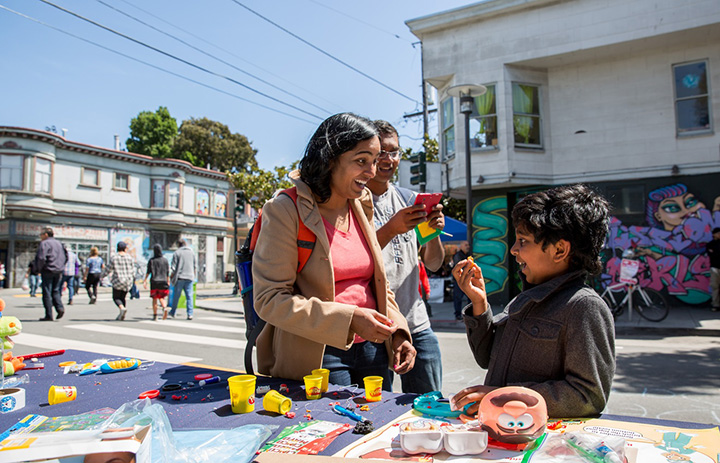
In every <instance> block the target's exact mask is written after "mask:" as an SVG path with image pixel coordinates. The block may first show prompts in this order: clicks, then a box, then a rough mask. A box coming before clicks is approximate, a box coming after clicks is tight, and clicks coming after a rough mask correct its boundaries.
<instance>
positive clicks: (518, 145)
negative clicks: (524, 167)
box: [511, 82, 544, 150]
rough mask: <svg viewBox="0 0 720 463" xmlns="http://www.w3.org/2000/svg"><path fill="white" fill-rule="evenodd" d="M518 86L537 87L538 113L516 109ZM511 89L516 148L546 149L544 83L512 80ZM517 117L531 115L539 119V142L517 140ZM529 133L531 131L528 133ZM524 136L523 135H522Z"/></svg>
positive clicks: (514, 144) (514, 143) (530, 116)
mask: <svg viewBox="0 0 720 463" xmlns="http://www.w3.org/2000/svg"><path fill="white" fill-rule="evenodd" d="M516 86H525V87H533V88H535V89H536V95H535V98H534V99H536V100H537V113H528V112H520V111H515V103H516V101H515V87H516ZM511 91H512V95H513V97H512V101H511V105H512V121H513V127H512V129H513V131H512V133H513V146H514V147H515V148H521V149H530V150H542V149H544V145H543V143H544V137H543V121H542V85H541V84H533V83H528V82H512V83H511ZM516 117H529V118H533V119H536V120H537V129H538V138H539V140H538V143H519V142H518V141H517V139H516V138H517V135H518V134H517V130H516V124H515V118H516ZM528 135H529V133H528ZM521 136H522V135H521Z"/></svg>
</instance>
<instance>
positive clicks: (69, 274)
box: [62, 251, 78, 305]
mask: <svg viewBox="0 0 720 463" xmlns="http://www.w3.org/2000/svg"><path fill="white" fill-rule="evenodd" d="M77 263H78V258H77V254H75V253H74V252H72V251H67V261H66V262H65V268H64V269H63V277H62V284H63V285H65V286H67V290H68V305H72V303H73V296H74V295H75V273H76V272H77Z"/></svg>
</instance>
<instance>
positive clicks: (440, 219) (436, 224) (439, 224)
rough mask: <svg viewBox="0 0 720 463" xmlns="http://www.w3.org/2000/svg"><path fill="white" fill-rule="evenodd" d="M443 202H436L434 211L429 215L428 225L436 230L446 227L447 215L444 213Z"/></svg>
mask: <svg viewBox="0 0 720 463" xmlns="http://www.w3.org/2000/svg"><path fill="white" fill-rule="evenodd" d="M442 208H443V206H442V204H436V205H435V206H433V209H432V212H430V215H428V216H427V221H428V225H430V228H434V229H435V230H442V229H443V228H445V215H443V213H442Z"/></svg>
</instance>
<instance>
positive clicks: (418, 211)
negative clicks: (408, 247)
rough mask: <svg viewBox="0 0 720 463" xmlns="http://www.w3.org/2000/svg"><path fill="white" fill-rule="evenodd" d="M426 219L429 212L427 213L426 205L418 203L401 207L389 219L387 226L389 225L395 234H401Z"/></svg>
mask: <svg viewBox="0 0 720 463" xmlns="http://www.w3.org/2000/svg"><path fill="white" fill-rule="evenodd" d="M426 220H427V214H426V213H425V206H423V205H422V204H418V205H415V206H408V207H406V208H403V209H400V210H399V211H397V213H396V214H395V215H394V216H392V218H390V220H388V222H387V223H386V224H385V226H389V231H390V232H392V233H394V234H395V235H401V234H403V233H407V232H409V231H410V230H412V229H413V228H415V227H416V226H417V225H418V224H420V223H422V222H425V221H426Z"/></svg>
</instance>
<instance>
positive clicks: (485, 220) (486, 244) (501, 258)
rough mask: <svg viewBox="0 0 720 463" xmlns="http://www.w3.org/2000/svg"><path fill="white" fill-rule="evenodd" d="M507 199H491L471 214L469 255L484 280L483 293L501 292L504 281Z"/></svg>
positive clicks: (475, 208) (503, 197)
mask: <svg viewBox="0 0 720 463" xmlns="http://www.w3.org/2000/svg"><path fill="white" fill-rule="evenodd" d="M506 215H507V197H505V196H494V197H492V198H487V199H484V200H482V201H480V202H479V203H477V204H476V205H475V207H474V208H473V214H472V219H473V220H472V223H473V234H472V253H473V258H474V259H475V262H476V263H477V264H478V265H479V266H480V269H481V270H482V273H483V277H484V278H485V280H486V281H485V289H486V291H487V294H488V295H490V294H495V293H497V292H500V291H502V290H504V289H505V285H506V284H507V282H508V270H507V267H506V263H505V261H506V259H507V253H508V246H507V232H508V220H507V216H506Z"/></svg>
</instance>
